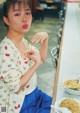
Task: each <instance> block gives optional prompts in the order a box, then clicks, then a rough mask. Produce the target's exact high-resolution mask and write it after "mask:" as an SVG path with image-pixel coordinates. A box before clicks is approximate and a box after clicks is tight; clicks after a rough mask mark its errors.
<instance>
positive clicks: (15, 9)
mask: <svg viewBox="0 0 80 113" xmlns="http://www.w3.org/2000/svg"><path fill="white" fill-rule="evenodd" d="M16 11H20V9H14V10H13V12H16ZM25 11H30V9H29V8H28V9H25Z"/></svg>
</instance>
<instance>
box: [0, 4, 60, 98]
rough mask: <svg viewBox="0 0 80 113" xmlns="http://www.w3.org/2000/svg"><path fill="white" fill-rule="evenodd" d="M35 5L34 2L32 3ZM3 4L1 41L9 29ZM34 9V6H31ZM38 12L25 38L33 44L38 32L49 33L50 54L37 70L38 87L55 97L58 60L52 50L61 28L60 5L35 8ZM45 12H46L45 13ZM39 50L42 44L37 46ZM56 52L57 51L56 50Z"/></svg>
mask: <svg viewBox="0 0 80 113" xmlns="http://www.w3.org/2000/svg"><path fill="white" fill-rule="evenodd" d="M32 3H33V2H32ZM41 5H42V6H47V4H41ZM2 6H3V5H2V4H1V5H0V16H1V17H0V41H1V40H2V39H3V38H4V37H5V36H6V33H7V29H6V27H5V25H4V22H3V20H2ZM31 7H32V8H33V6H32V5H31ZM35 10H36V12H35V14H34V12H33V13H32V14H33V21H32V26H31V29H30V31H29V32H28V33H26V34H25V38H26V39H27V40H28V41H29V42H31V38H32V37H33V35H34V34H36V33H37V32H43V31H44V32H47V33H48V35H49V43H48V44H49V45H48V54H47V59H46V62H45V63H44V64H42V65H41V66H40V67H39V68H38V70H37V76H38V87H39V88H40V89H41V90H43V91H44V92H45V93H47V94H48V95H50V96H52V95H53V87H54V77H55V72H56V65H57V64H56V61H55V62H54V60H55V59H56V57H57V56H55V59H52V56H51V50H52V49H53V48H55V47H56V45H57V30H58V28H59V18H58V12H59V10H60V4H57V5H56V4H53V3H51V4H49V6H47V7H46V8H45V9H44V7H43V8H42V7H41V6H39V7H37V9H36V8H35ZM35 10H34V11H35ZM44 11H45V12H44ZM34 46H36V47H37V48H38V49H39V48H40V44H35V45H34ZM55 51H56V50H55ZM54 63H55V65H54Z"/></svg>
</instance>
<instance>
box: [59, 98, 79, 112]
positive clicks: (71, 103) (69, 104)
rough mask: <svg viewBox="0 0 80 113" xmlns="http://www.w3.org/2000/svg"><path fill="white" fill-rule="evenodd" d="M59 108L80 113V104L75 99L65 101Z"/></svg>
mask: <svg viewBox="0 0 80 113" xmlns="http://www.w3.org/2000/svg"><path fill="white" fill-rule="evenodd" d="M59 106H60V107H66V108H68V109H69V110H70V111H71V112H72V113H80V104H79V103H78V102H77V100H75V99H72V98H66V99H63V100H62V101H61V103H60V105H59Z"/></svg>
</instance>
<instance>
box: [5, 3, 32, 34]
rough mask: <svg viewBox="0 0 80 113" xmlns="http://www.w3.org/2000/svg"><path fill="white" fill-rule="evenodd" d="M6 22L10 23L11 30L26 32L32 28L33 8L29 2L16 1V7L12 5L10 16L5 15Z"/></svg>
mask: <svg viewBox="0 0 80 113" xmlns="http://www.w3.org/2000/svg"><path fill="white" fill-rule="evenodd" d="M4 21H5V23H6V24H7V25H8V28H9V31H14V32H18V33H21V34H24V33H25V32H27V31H28V30H29V29H30V26H31V22H32V15H31V10H30V8H29V6H28V4H26V5H24V4H23V3H21V4H19V3H16V4H15V6H14V8H13V6H11V7H10V9H9V12H8V18H6V17H4Z"/></svg>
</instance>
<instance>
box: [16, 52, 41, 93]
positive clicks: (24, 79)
mask: <svg viewBox="0 0 80 113" xmlns="http://www.w3.org/2000/svg"><path fill="white" fill-rule="evenodd" d="M26 56H27V57H28V58H30V59H31V60H33V61H34V65H33V66H32V67H31V68H30V69H29V70H28V71H27V72H26V73H25V74H24V75H23V76H22V77H21V78H20V88H19V90H18V91H17V92H16V93H19V92H20V91H21V89H22V88H23V87H24V86H25V85H26V83H27V82H28V81H29V80H30V78H31V77H32V76H33V74H34V72H35V71H36V70H37V68H38V67H39V65H40V62H41V59H40V55H39V53H38V52H34V51H30V52H28V53H27V54H26Z"/></svg>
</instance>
